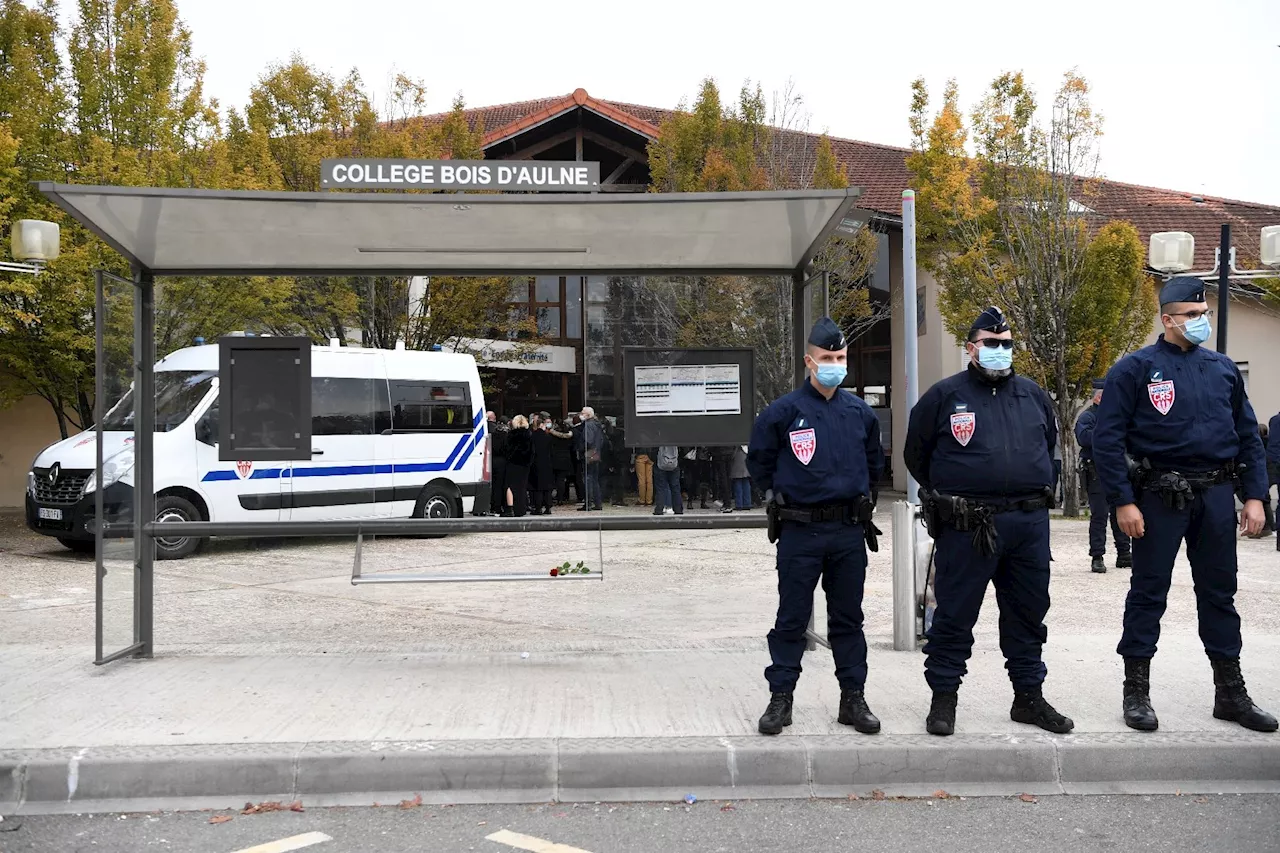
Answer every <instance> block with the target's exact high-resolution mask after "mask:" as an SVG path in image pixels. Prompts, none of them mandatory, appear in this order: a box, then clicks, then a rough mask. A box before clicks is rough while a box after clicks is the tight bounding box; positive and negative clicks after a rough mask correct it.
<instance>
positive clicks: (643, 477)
mask: <svg viewBox="0 0 1280 853" xmlns="http://www.w3.org/2000/svg"><path fill="white" fill-rule="evenodd" d="M636 488H637V489H638V490H639V491H640V504H641V506H649V505H650V504H652V503H653V460H652V459H650V458H649V455H648V454H647V453H640V454H637V455H636Z"/></svg>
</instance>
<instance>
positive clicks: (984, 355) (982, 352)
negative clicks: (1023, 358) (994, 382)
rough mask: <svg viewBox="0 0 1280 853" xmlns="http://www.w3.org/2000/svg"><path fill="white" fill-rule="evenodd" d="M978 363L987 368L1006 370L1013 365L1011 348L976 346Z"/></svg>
mask: <svg viewBox="0 0 1280 853" xmlns="http://www.w3.org/2000/svg"><path fill="white" fill-rule="evenodd" d="M978 364H980V365H981V366H983V367H985V368H986V369H987V370H1008V369H1009V368H1010V367H1013V348H1012V347H1010V348H1009V349H1005V348H1004V347H982V346H980V347H978Z"/></svg>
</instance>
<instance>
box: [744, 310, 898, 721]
mask: <svg viewBox="0 0 1280 853" xmlns="http://www.w3.org/2000/svg"><path fill="white" fill-rule="evenodd" d="M847 355H848V342H847V341H846V340H845V337H844V333H842V332H841V331H840V327H839V326H837V325H836V324H835V323H834V322H833V321H832V320H831V319H830V318H828V317H823V318H822V319H820V320H819V321H818V322H817V323H815V324H814V326H813V330H812V331H811V332H810V334H809V344H808V347H807V350H806V352H805V356H804V363H805V366H806V367H808V369H809V378H808V379H807V380H806V381H805V383H804V384H803V385H802V386H800V387H799V388H797V389H796V390H795V391H792V392H791V393H790V394H787V395H786V396H784V397H781V398H780V399H778V400H776V401H775V402H774V403H772V404H771V405H770V406H768V408H766V409H765V410H764V411H763V412H761V413H760V416H759V417H757V418H756V422H755V427H754V429H753V430H752V433H751V443H750V445H749V447H748V451H747V469H748V471H749V472H750V474H751V479H753V480H754V481H755V483H756V485H757V486H758V487H759V488H761V489H763V490H765V494H766V500H767V501H768V502H769V513H770V525H771V527H770V541H773V540H774V539H775V537H776V540H777V543H778V618H777V622H776V623H775V624H774V627H773V630H772V631H770V632H769V655H770V657H771V658H772V659H773V663H772V665H771V666H769V667H768V668H767V669H766V670H765V671H764V676H765V679H766V680H767V681H768V682H769V691H770V693H771V694H772V695H771V697H770V699H769V706H768V708H767V709H766V710H765V712H764V716H762V717H761V718H760V732H761V733H762V734H768V735H776V734H778V733H780V732H781V731H782V729H783V727H785V726H789V725H791V706H792V691H794V690H795V687H796V681H797V680H798V679H799V678H800V658H801V656H802V655H803V654H804V647H805V636H804V635H805V630H806V629H807V628H808V625H809V617H810V615H811V614H812V612H813V591H814V588H815V587H816V586H817V585H818V579H819V577H821V578H822V589H823V591H824V592H825V593H826V597H827V638H828V640H829V641H830V643H831V653H832V656H833V657H834V658H835V663H836V679H837V680H838V681H839V682H840V710H839V717H838V719H839V721H840V722H841V723H843V724H845V725H851V726H853V727H854V728H855V729H857V730H858V731H860V732H862V733H864V734H874V733H875V732H878V731H880V721H879V720H878V719H876V716H875V715H874V714H872V713H871V709H870V708H869V707H867V701H866V698H865V697H864V695H863V688H864V685H865V684H866V680H867V641H866V638H865V637H864V636H863V634H862V589H863V585H864V583H865V581H866V571H867V552H866V548H865V545H864V538H865V539H866V540H867V541H869V542H870V543H871V545H872V547H873V548H874V547H875V543H874V533H878V532H879V531H877V530H875V527H874V525H872V524H871V510H872V503H873V500H874V498H873V497H871V495H872V484H873V483H876V482H877V481H878V480H879V479H880V474H881V473H882V471H883V470H884V449H883V447H882V446H881V444H880V422H879V420H878V419H877V418H876V415H875V413H874V412H872V411H871V407H870V406H868V405H867V404H866V403H865V402H863V400H862V399H861V398H859V397H857V396H856V395H854V394H852V393H851V392H849V391H842V390H841V389H840V383H841V382H842V381H844V378H845V374H846V361H847ZM869 533H870V534H871V535H870V536H868V534H869Z"/></svg>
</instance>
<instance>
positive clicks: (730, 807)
mask: <svg viewBox="0 0 1280 853" xmlns="http://www.w3.org/2000/svg"><path fill="white" fill-rule="evenodd" d="M720 811H722V812H731V811H736V809H735V807H734V805H733V803H728V804H726V805H723V806H721V807H720Z"/></svg>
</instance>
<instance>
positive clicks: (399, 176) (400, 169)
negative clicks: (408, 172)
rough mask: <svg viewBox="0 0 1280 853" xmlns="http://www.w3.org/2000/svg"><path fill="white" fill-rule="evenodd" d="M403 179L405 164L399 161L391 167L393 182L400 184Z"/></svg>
mask: <svg viewBox="0 0 1280 853" xmlns="http://www.w3.org/2000/svg"><path fill="white" fill-rule="evenodd" d="M403 181H404V166H401V165H400V164H399V163H396V164H394V165H393V166H392V167H391V182H392V183H393V184H399V183H402V182H403Z"/></svg>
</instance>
